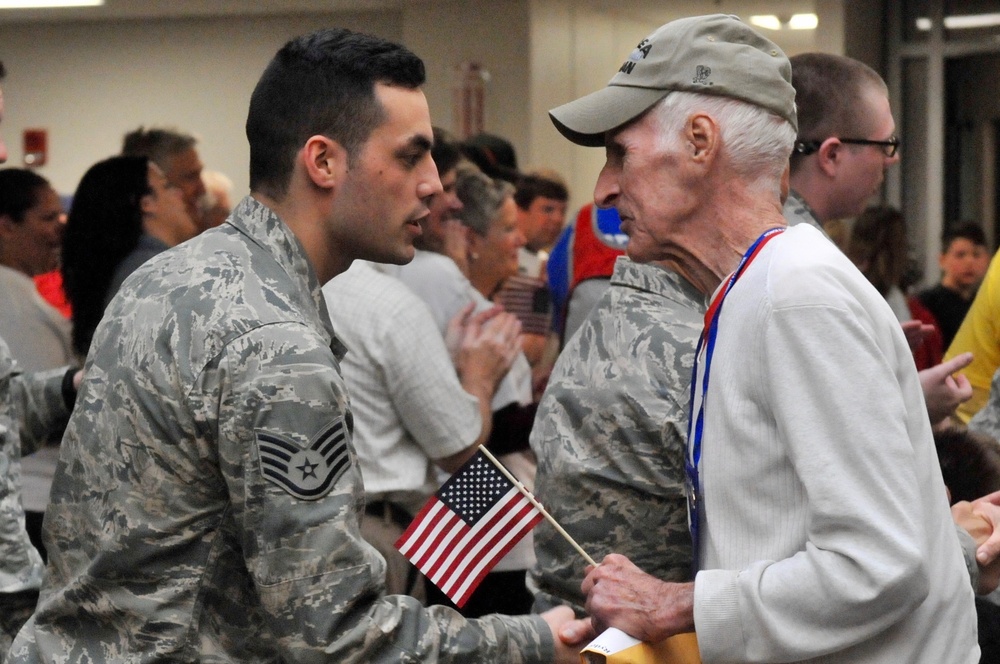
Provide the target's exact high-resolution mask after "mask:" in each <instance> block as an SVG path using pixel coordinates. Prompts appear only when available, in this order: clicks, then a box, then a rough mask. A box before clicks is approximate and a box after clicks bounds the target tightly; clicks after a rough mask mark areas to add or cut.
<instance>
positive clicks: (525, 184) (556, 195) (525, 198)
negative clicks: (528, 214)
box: [514, 173, 569, 210]
mask: <svg viewBox="0 0 1000 664" xmlns="http://www.w3.org/2000/svg"><path fill="white" fill-rule="evenodd" d="M536 198H551V199H552V200H555V201H563V202H565V201H567V200H569V190H568V189H567V188H566V185H565V184H564V183H562V182H560V181H559V180H556V179H554V178H550V177H546V176H544V175H541V174H538V173H529V174H528V175H525V176H522V177H521V178H520V179H519V180H518V181H517V184H516V189H515V191H514V202H515V203H517V207H519V208H521V209H522V210H527V209H528V208H529V207H531V204H532V203H534V202H535V199H536Z"/></svg>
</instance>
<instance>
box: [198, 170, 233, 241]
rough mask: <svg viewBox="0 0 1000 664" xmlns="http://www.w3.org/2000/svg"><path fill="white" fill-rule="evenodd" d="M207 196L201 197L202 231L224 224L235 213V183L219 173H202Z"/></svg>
mask: <svg viewBox="0 0 1000 664" xmlns="http://www.w3.org/2000/svg"><path fill="white" fill-rule="evenodd" d="M201 181H202V184H204V185H205V195H204V196H202V197H201V230H207V229H209V228H215V227H216V226H218V225H220V224H222V223H223V222H224V221H225V220H226V218H227V217H229V213H230V212H232V211H233V181H232V180H230V179H229V176H227V175H226V174H225V173H221V172H219V171H207V170H206V171H202V172H201Z"/></svg>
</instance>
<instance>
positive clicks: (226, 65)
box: [0, 0, 871, 210]
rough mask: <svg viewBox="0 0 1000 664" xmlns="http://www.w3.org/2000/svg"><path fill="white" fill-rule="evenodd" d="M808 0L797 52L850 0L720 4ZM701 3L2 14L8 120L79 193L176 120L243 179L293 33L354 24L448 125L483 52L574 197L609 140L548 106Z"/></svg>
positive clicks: (499, 124)
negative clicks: (248, 134) (577, 135)
mask: <svg viewBox="0 0 1000 664" xmlns="http://www.w3.org/2000/svg"><path fill="white" fill-rule="evenodd" d="M803 2H805V3H806V5H808V7H807V9H811V8H813V7H815V9H816V11H817V12H818V13H819V14H820V20H821V27H822V29H821V30H820V31H818V33H819V35H820V37H817V36H816V35H813V34H812V33H801V32H798V33H789V32H788V31H783V32H782V33H769V34H768V36H770V37H771V38H772V39H774V40H775V41H776V42H777V43H778V44H779V45H780V46H782V48H784V49H785V50H786V51H787V52H788V53H789V54H794V53H796V52H800V51H803V50H811V49H813V48H816V47H817V43H818V41H819V42H821V43H822V46H823V48H825V49H827V50H835V51H838V52H843V48H844V37H843V29H842V28H841V26H840V24H839V23H838V22H843V21H845V20H847V19H845V16H844V9H843V7H844V0H815V2H809V1H808V0H788V1H786V2H782V3H775V2H771V3H755V2H754V1H753V0H719V1H718V2H716V3H715V5H714V6H713V7H712V10H713V11H716V10H717V11H723V12H732V13H736V14H738V15H741V16H743V18H747V17H748V16H749V15H750V14H751V13H754V12H755V11H757V9H755V8H753V7H751V5H754V4H759V5H762V6H763V7H765V8H771V9H772V10H774V11H783V10H787V11H792V9H790V8H791V7H793V6H794V7H796V8H801V7H802V6H803ZM705 4H706V3H704V2H697V1H695V0H687V1H677V2H671V3H663V2H661V1H660V0H633V2H630V3H610V2H606V1H604V0H437V1H435V2H430V3H426V4H416V5H414V4H407V5H405V8H404V9H402V10H393V11H385V12H380V13H374V12H372V13H368V12H364V13H311V14H296V15H285V16H257V17H239V18H233V17H231V18H190V19H155V20H137V19H129V20H120V21H100V22H86V23H48V24H47V23H22V24H0V59H3V61H4V62H5V63H6V65H7V68H8V70H9V75H8V79H7V81H6V82H5V84H4V89H5V91H6V95H7V117H6V118H5V120H4V127H3V132H4V136H5V138H6V139H7V142H8V144H9V147H10V148H11V159H10V163H11V164H13V165H17V164H20V163H21V157H22V154H21V138H20V137H21V132H22V130H23V129H24V128H26V127H45V128H47V129H48V130H49V163H48V165H46V166H45V167H43V168H41V169H40V172H41V173H42V174H43V175H45V176H46V177H48V178H49V179H50V180H52V182H53V183H54V184H55V185H56V187H57V188H58V189H59V190H60V191H62V192H67V193H68V192H71V191H72V190H73V189H74V188H75V186H76V183H77V181H78V180H79V178H80V176H81V175H82V174H83V172H84V171H85V170H86V168H87V167H89V166H90V165H91V164H92V163H94V162H95V161H97V160H98V159H101V158H104V157H106V156H108V155H110V154H113V153H115V152H117V150H118V149H119V146H120V141H121V136H122V134H123V133H124V132H125V131H128V130H130V129H132V128H135V127H136V126H138V125H140V124H166V125H175V126H177V127H180V128H182V129H185V130H188V131H192V132H195V133H196V134H198V135H199V136H200V137H201V153H202V158H203V160H204V161H205V163H206V165H207V166H208V167H210V168H213V169H218V170H222V171H224V172H225V173H227V174H228V175H229V176H230V177H232V178H233V180H234V182H235V183H236V189H237V193H239V194H243V193H246V190H247V173H246V172H247V162H248V150H247V146H246V140H245V138H244V135H243V123H244V120H245V114H246V106H247V101H248V98H249V94H250V91H251V90H252V88H253V85H254V83H255V82H256V79H257V77H258V76H259V74H260V72H261V70H262V69H263V67H264V65H265V64H266V62H267V61H268V59H269V58H270V57H271V56H272V55H273V54H274V52H275V50H276V49H277V48H278V47H280V45H281V44H282V43H283V42H284V41H286V40H287V39H288V38H289V37H291V36H293V35H296V34H301V33H304V32H307V31H309V30H312V29H315V28H318V27H322V26H330V25H342V26H345V27H349V28H353V29H358V30H363V31H366V32H371V33H373V34H377V35H380V36H384V37H386V38H389V39H394V40H399V41H402V42H403V43H405V44H406V45H407V46H409V47H410V48H411V49H413V50H414V51H415V52H416V53H417V54H418V55H420V56H421V57H422V58H424V60H425V63H426V65H427V73H428V83H427V86H426V88H425V90H426V93H427V98H428V102H429V104H430V108H431V115H432V119H433V121H434V122H435V123H437V124H439V125H441V126H443V127H445V128H449V129H454V122H453V118H452V112H453V108H452V106H453V89H454V85H455V82H456V74H455V70H456V67H457V66H458V65H459V64H460V63H462V62H464V61H470V60H472V61H478V62H480V63H481V64H483V65H484V66H485V68H486V70H487V71H489V73H490V80H489V83H488V84H487V86H486V109H485V120H486V130H487V131H490V132H492V133H496V134H500V135H503V136H506V137H508V138H509V139H510V140H511V141H512V143H513V144H514V146H515V148H516V150H517V153H518V157H519V160H520V164H521V166H522V168H535V167H542V166H545V167H551V168H555V169H556V170H558V171H560V172H562V173H563V174H565V176H566V177H567V179H568V180H569V183H570V189H571V195H572V201H571V203H572V206H571V207H572V209H573V210H575V209H576V208H577V207H579V206H580V205H582V204H583V203H585V202H586V201H588V200H590V197H591V193H592V189H593V184H594V181H595V180H596V177H597V173H598V172H599V170H600V167H601V164H602V163H603V151H601V150H595V149H586V148H579V147H576V146H573V145H570V144H569V143H568V142H567V141H565V140H564V139H562V138H561V137H560V136H559V135H558V133H557V132H556V131H555V129H554V128H553V127H552V125H551V123H550V122H549V119H548V115H547V111H548V110H549V109H550V108H552V107H554V106H557V105H559V104H562V103H564V102H566V101H569V100H571V99H574V98H576V97H579V96H581V95H583V94H586V93H588V92H591V91H593V90H596V89H598V88H601V87H603V86H604V85H605V84H606V83H607V81H608V79H610V78H611V76H612V75H613V74H614V72H615V71H616V70H617V68H618V66H619V65H620V63H621V61H622V60H623V58H624V57H625V56H626V55H627V54H628V53H629V52H630V51H631V50H632V48H634V46H635V44H636V43H638V41H639V40H640V39H642V38H643V37H645V36H646V35H647V34H649V33H650V32H652V31H653V30H654V29H656V28H657V27H658V26H659V25H661V24H663V23H665V22H667V21H669V20H672V19H674V18H678V17H680V16H685V15H691V14H694V13H699V12H704V11H706V7H705ZM861 4H871V3H861ZM779 5H780V6H779ZM852 7H855V4H853V3H852ZM796 11H797V9H796ZM852 16H854V17H856V16H859V14H858V11H857V10H856V9H852V11H851V13H849V15H848V17H847V18H848V19H849V18H851V17H852ZM865 20H866V19H865V18H864V16H862V17H861V18H860V19H855V23H864V22H865ZM834 24H836V25H834ZM817 40H818V41H817ZM861 43H868V42H867V41H865V40H861Z"/></svg>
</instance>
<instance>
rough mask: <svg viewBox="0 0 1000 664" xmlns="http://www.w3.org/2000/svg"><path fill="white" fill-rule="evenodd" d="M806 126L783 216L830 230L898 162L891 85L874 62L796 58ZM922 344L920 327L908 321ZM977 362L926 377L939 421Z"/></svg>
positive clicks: (963, 359) (852, 213) (940, 368)
mask: <svg viewBox="0 0 1000 664" xmlns="http://www.w3.org/2000/svg"><path fill="white" fill-rule="evenodd" d="M789 59H790V61H791V63H792V85H793V87H794V88H795V105H796V109H797V111H798V118H799V129H798V136H797V137H796V140H795V145H794V147H793V149H792V156H791V160H790V167H791V175H790V185H791V191H790V192H789V195H788V199H787V200H786V201H785V207H784V215H785V220H786V221H787V222H788V225H789V226H794V225H795V224H801V223H806V224H810V225H812V226H815V227H816V228H820V229H823V225H824V224H825V223H826V222H828V221H832V220H835V219H844V218H847V217H856V216H857V215H859V214H861V212H862V211H863V210H864V209H865V205H866V204H867V203H868V201H870V200H871V199H872V197H874V196H875V195H877V194H878V192H879V190H880V189H881V187H882V182H883V181H884V179H885V172H886V170H888V168H889V167H890V166H892V165H894V164H895V163H897V162H898V161H899V144H900V141H899V138H898V137H897V136H896V135H895V131H896V123H895V121H894V120H893V119H892V110H891V109H890V107H889V90H888V88H887V87H886V85H885V81H883V80H882V77H881V76H879V75H878V74H877V73H876V72H875V71H874V70H873V69H871V68H870V67H868V66H867V65H865V64H863V63H861V62H859V61H857V60H854V59H852V58H848V57H845V56H842V55H832V54H829V53H802V54H800V55H796V56H794V57H792V58H789ZM904 330H905V331H906V333H907V338H908V339H910V340H911V343H913V344H915V345H919V343H920V340H922V332H921V329H920V326H919V325H916V324H904ZM970 361H972V356H971V355H970V354H968V353H966V354H962V355H960V356H958V357H954V358H951V359H950V360H949V361H947V362H944V363H942V364H939V365H937V366H936V367H931V368H930V369H925V370H924V371H921V372H920V382H921V384H922V385H923V388H924V397H925V399H926V400H927V410H928V412H929V414H930V416H931V420H932V421H933V422H938V421H940V420H942V419H944V418H946V417H948V416H949V415H951V414H952V413H953V412H955V409H956V408H957V407H958V405H959V404H960V403H962V402H963V401H965V400H966V399H968V398H969V397H970V396H971V394H972V390H971V387H970V386H969V382H968V380H967V379H966V378H965V376H962V375H957V376H952V374H953V373H954V372H956V371H959V370H961V369H963V368H964V367H965V366H967V365H968V364H969V362H970Z"/></svg>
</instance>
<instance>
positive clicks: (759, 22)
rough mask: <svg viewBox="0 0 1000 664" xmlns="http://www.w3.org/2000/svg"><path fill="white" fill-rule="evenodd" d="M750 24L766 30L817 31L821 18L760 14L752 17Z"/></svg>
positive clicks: (802, 15) (801, 15) (805, 15)
mask: <svg viewBox="0 0 1000 664" xmlns="http://www.w3.org/2000/svg"><path fill="white" fill-rule="evenodd" d="M750 24H751V25H756V26H757V27H758V28H764V29H765V30H781V29H782V28H788V29H790V30H815V29H816V26H817V25H819V18H817V16H816V14H795V15H793V16H792V17H791V18H788V17H785V18H781V17H780V16H775V15H774V14H760V15H757V16H751V17H750Z"/></svg>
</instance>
